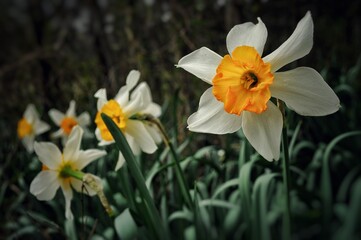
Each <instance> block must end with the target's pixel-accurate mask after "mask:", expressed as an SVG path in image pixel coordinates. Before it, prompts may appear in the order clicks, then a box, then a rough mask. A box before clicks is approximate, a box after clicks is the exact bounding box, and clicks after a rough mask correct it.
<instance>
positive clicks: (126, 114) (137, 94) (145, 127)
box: [94, 70, 161, 170]
mask: <svg viewBox="0 0 361 240" xmlns="http://www.w3.org/2000/svg"><path fill="white" fill-rule="evenodd" d="M139 77H140V73H139V71H136V70H132V71H130V72H129V74H128V76H127V79H126V85H125V86H123V87H122V88H121V89H120V90H119V92H118V93H117V95H116V96H115V98H114V99H111V100H108V99H107V95H106V90H105V89H99V90H98V91H97V92H96V93H95V95H94V96H95V97H96V98H98V104H97V107H98V113H97V115H96V118H95V123H96V125H97V129H96V130H95V135H96V137H97V138H98V140H99V146H104V145H108V144H111V143H113V142H114V139H113V137H112V135H111V133H110V132H109V131H108V128H107V126H106V125H105V123H104V121H103V119H102V118H101V113H105V114H106V115H108V116H109V117H110V118H111V119H112V120H113V121H114V122H115V123H116V124H117V126H118V127H119V129H120V130H121V131H122V132H123V134H124V135H125V138H126V139H127V141H128V143H129V145H130V147H131V149H132V151H133V153H134V154H136V155H137V154H139V153H140V150H142V151H143V152H145V153H153V152H154V151H155V150H156V149H157V145H156V143H158V142H160V141H161V137H160V134H159V131H158V129H157V128H156V127H155V126H154V125H152V124H151V123H149V122H145V121H142V120H141V119H142V116H144V115H147V114H150V115H152V116H153V117H159V116H160V114H161V108H160V106H159V105H158V104H156V103H154V102H153V101H152V96H151V93H150V89H149V86H148V85H147V83H145V82H142V83H140V84H139V85H138V86H137V87H136V88H135V89H134V90H133V88H134V87H135V86H136V85H137V83H138V80H139ZM132 90H133V91H132ZM131 91H132V92H131ZM124 161H125V159H124V157H123V155H122V153H121V152H119V158H118V162H117V165H116V167H115V170H118V169H119V168H120V167H121V166H122V165H123V164H124Z"/></svg>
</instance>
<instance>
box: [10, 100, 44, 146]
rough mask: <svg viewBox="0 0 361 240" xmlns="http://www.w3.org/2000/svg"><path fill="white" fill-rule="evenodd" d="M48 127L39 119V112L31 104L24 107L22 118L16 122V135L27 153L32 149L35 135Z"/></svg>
mask: <svg viewBox="0 0 361 240" xmlns="http://www.w3.org/2000/svg"><path fill="white" fill-rule="evenodd" d="M49 129H50V126H49V125H48V124H47V123H45V122H43V121H41V120H40V118H39V114H38V112H37V111H36V109H35V107H34V105H33V104H29V105H28V106H27V107H26V110H25V112H24V115H23V118H22V119H20V121H19V122H18V128H17V132H18V137H19V138H20V139H21V141H22V142H23V144H24V146H25V148H26V150H27V151H28V152H29V153H32V152H33V151H34V140H35V136H36V135H40V134H42V133H44V132H46V131H48V130H49Z"/></svg>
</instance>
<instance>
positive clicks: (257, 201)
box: [252, 173, 280, 240]
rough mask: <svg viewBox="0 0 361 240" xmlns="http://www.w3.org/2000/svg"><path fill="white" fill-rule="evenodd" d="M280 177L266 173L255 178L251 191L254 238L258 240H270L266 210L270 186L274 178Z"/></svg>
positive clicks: (276, 174)
mask: <svg viewBox="0 0 361 240" xmlns="http://www.w3.org/2000/svg"><path fill="white" fill-rule="evenodd" d="M278 176H280V174H278V173H268V174H264V175H262V176H260V177H258V178H257V180H256V182H255V183H254V189H253V206H252V211H253V214H254V226H257V227H255V228H254V229H253V230H254V237H255V236H257V237H256V238H255V239H259V240H268V239H271V233H270V226H269V223H268V217H267V215H268V210H267V206H268V205H269V202H270V201H271V199H270V196H269V195H270V194H269V193H270V184H271V183H272V180H273V179H274V178H275V177H278Z"/></svg>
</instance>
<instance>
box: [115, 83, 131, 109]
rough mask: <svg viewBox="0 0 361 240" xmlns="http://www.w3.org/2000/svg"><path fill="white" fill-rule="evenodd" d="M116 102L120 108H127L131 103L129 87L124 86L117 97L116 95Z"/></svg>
mask: <svg viewBox="0 0 361 240" xmlns="http://www.w3.org/2000/svg"><path fill="white" fill-rule="evenodd" d="M114 99H115V101H117V102H118V103H119V105H120V106H126V105H127V104H128V102H129V90H128V87H127V86H123V87H122V88H121V89H120V90H119V92H118V93H117V95H115V98H114Z"/></svg>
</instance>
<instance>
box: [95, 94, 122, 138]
mask: <svg viewBox="0 0 361 240" xmlns="http://www.w3.org/2000/svg"><path fill="white" fill-rule="evenodd" d="M101 113H105V114H106V115H108V116H109V117H110V118H111V119H112V120H113V121H114V122H115V124H116V125H117V126H118V127H119V128H120V129H121V130H123V129H125V127H126V125H127V123H126V120H127V117H126V116H125V115H124V113H123V110H122V108H121V107H120V105H119V103H117V102H116V101H115V100H109V101H108V102H107V103H106V104H104V106H103V107H102V109H101V110H100V111H99V112H98V113H97V115H96V117H95V123H96V125H97V127H98V128H99V130H100V134H101V136H102V138H103V139H104V140H106V141H112V140H113V136H112V135H111V134H110V132H109V130H108V128H107V126H106V125H105V123H104V121H103V119H102V117H101V115H100V114H101Z"/></svg>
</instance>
